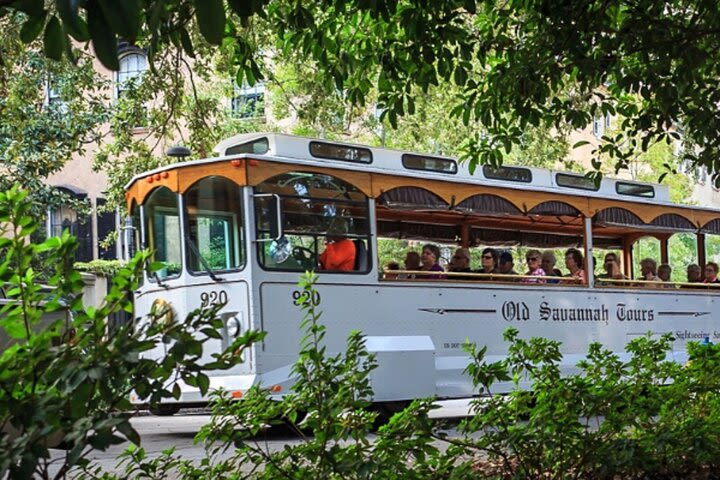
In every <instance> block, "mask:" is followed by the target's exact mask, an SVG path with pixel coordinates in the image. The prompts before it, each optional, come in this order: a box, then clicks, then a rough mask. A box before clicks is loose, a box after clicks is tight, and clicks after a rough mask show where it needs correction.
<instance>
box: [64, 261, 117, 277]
mask: <svg viewBox="0 0 720 480" xmlns="http://www.w3.org/2000/svg"><path fill="white" fill-rule="evenodd" d="M125 266H126V263H125V262H123V261H122V260H101V259H98V260H92V261H90V262H75V269H76V270H78V271H80V272H88V273H93V274H95V275H102V276H104V277H113V276H115V275H117V273H118V272H119V271H120V269H122V268H123V267H125Z"/></svg>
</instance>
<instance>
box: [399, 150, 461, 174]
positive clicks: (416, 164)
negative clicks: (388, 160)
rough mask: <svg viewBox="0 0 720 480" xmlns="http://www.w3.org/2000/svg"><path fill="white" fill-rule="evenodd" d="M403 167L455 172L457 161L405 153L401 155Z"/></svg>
mask: <svg viewBox="0 0 720 480" xmlns="http://www.w3.org/2000/svg"><path fill="white" fill-rule="evenodd" d="M402 164H403V167H405V168H407V169H410V170H427V171H430V172H443V173H457V162H456V161H455V160H451V159H449V158H439V157H427V156H423V155H412V154H409V153H405V154H403V156H402Z"/></svg>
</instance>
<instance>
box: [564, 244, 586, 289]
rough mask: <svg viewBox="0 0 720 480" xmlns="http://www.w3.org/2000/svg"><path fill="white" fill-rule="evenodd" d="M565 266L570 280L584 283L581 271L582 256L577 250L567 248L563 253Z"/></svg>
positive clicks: (583, 272)
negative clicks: (568, 271)
mask: <svg viewBox="0 0 720 480" xmlns="http://www.w3.org/2000/svg"><path fill="white" fill-rule="evenodd" d="M565 266H566V267H567V269H568V270H570V275H568V276H569V277H570V278H573V279H577V281H579V283H583V284H584V283H585V270H584V269H583V256H582V253H580V250H578V249H577V248H569V249H568V250H567V251H566V252H565Z"/></svg>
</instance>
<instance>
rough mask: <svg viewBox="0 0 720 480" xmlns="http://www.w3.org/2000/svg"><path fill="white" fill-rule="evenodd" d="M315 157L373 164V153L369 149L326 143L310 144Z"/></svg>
mask: <svg viewBox="0 0 720 480" xmlns="http://www.w3.org/2000/svg"><path fill="white" fill-rule="evenodd" d="M310 154H311V155H312V156H313V157H318V158H329V159H331V160H344V161H347V162H357V163H372V152H371V151H370V149H368V148H362V147H353V146H350V145H337V144H334V143H325V142H310Z"/></svg>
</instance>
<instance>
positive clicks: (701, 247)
mask: <svg viewBox="0 0 720 480" xmlns="http://www.w3.org/2000/svg"><path fill="white" fill-rule="evenodd" d="M697 252H698V264H700V268H702V269H703V270H705V263H707V252H706V251H705V234H704V233H698V234H697Z"/></svg>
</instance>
